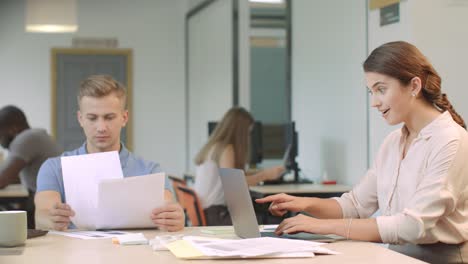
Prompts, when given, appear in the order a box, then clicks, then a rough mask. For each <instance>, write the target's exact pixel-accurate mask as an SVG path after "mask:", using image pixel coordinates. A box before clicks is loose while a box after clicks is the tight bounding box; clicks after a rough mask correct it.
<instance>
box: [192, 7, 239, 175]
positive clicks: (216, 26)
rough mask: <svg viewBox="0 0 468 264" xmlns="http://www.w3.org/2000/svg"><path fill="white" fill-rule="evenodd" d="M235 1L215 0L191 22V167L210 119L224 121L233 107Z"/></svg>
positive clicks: (193, 17)
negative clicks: (225, 114) (226, 114)
mask: <svg viewBox="0 0 468 264" xmlns="http://www.w3.org/2000/svg"><path fill="white" fill-rule="evenodd" d="M232 23H233V21H232V4H231V1H215V2H213V3H212V4H210V5H208V6H206V7H205V8H204V9H202V10H200V11H199V12H198V13H196V14H195V15H193V16H192V17H190V19H189V21H188V34H187V35H188V39H187V41H188V73H189V77H188V82H189V86H188V88H189V90H188V110H189V111H188V133H189V135H188V140H189V142H188V154H189V155H188V157H187V168H189V171H195V168H194V167H195V165H194V163H193V159H194V158H195V156H196V154H197V153H198V151H200V149H201V148H202V147H203V145H204V144H205V143H206V141H207V140H208V125H207V124H208V122H209V121H216V120H220V119H221V118H222V116H223V114H224V113H225V112H226V111H227V110H228V109H229V108H230V107H231V106H232V102H233V98H232V97H233V96H232V89H233V78H234V76H233V68H232V66H233V64H232V61H233V57H232V46H233V38H232Z"/></svg>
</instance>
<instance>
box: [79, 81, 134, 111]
mask: <svg viewBox="0 0 468 264" xmlns="http://www.w3.org/2000/svg"><path fill="white" fill-rule="evenodd" d="M110 94H114V95H115V96H117V98H119V99H120V101H121V102H122V106H123V108H124V109H125V107H126V101H127V93H126V90H125V86H124V85H123V84H121V83H119V82H118V81H116V80H115V79H114V78H112V76H109V75H91V76H89V77H88V78H86V79H85V80H83V81H82V82H81V84H80V88H79V90H78V105H80V101H81V99H82V98H83V97H84V96H89V97H95V98H101V97H104V96H107V95H110Z"/></svg>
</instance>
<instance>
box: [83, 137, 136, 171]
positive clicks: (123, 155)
mask: <svg viewBox="0 0 468 264" xmlns="http://www.w3.org/2000/svg"><path fill="white" fill-rule="evenodd" d="M85 154H88V151H87V150H86V142H85V143H83V145H81V147H80V148H79V149H78V155H85ZM129 155H130V152H129V151H128V149H127V148H126V147H125V145H124V144H123V143H122V142H120V151H119V158H120V164H121V165H122V169H123V168H124V167H126V166H127V161H128V156H129Z"/></svg>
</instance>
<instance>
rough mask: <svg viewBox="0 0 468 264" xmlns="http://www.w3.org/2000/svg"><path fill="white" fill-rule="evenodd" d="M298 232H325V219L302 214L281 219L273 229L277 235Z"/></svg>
mask: <svg viewBox="0 0 468 264" xmlns="http://www.w3.org/2000/svg"><path fill="white" fill-rule="evenodd" d="M299 232H307V233H315V234H327V233H329V232H327V231H326V222H325V220H321V219H317V218H313V217H310V216H306V215H303V214H299V215H296V216H294V217H290V218H288V219H285V220H283V222H281V223H280V224H279V225H278V227H277V228H276V230H275V233H276V234H277V235H282V234H295V233H299Z"/></svg>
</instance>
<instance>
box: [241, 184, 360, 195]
mask: <svg viewBox="0 0 468 264" xmlns="http://www.w3.org/2000/svg"><path fill="white" fill-rule="evenodd" d="M249 188H250V191H252V192H257V193H261V194H267V195H268V194H275V193H282V192H284V193H289V194H297V193H310V194H320V193H344V192H347V191H350V190H351V187H350V186H347V185H341V184H330V185H328V184H313V183H287V184H273V185H259V186H252V187H249Z"/></svg>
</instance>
